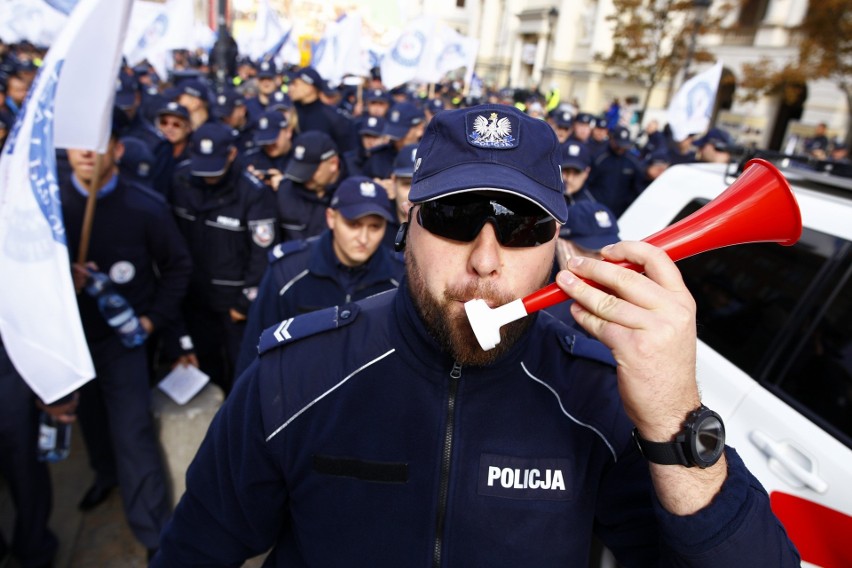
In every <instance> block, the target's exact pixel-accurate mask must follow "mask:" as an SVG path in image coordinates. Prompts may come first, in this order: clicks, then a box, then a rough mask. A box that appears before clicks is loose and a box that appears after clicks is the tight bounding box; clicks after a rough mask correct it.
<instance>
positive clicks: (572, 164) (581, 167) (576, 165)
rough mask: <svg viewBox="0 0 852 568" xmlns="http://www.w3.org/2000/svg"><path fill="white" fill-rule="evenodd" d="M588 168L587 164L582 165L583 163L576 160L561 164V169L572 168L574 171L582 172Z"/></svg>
mask: <svg viewBox="0 0 852 568" xmlns="http://www.w3.org/2000/svg"><path fill="white" fill-rule="evenodd" d="M588 167H589V164H584V163H583V162H580V161H577V160H565V161H564V162H562V169H563V170H564V169H567V168H572V169H575V170H580V171H583V170H585V169H586V168H588Z"/></svg>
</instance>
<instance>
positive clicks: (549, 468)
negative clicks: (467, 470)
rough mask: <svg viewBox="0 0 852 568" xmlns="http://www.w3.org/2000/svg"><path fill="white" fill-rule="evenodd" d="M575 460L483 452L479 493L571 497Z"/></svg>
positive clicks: (525, 496)
mask: <svg viewBox="0 0 852 568" xmlns="http://www.w3.org/2000/svg"><path fill="white" fill-rule="evenodd" d="M571 471H572V469H571V460H567V459H558V458H516V457H512V456H500V455H496V454H482V456H480V458H479V480H478V483H477V485H478V493H479V494H480V495H489V496H492V497H504V498H506V499H534V500H545V501H568V500H570V499H572V498H573V483H572V482H573V480H572V478H571Z"/></svg>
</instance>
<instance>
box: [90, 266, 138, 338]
mask: <svg viewBox="0 0 852 568" xmlns="http://www.w3.org/2000/svg"><path fill="white" fill-rule="evenodd" d="M86 293H87V294H89V295H90V296H91V297H93V298H95V299H96V300H97V302H98V310H100V312H101V315H102V316H103V317H104V319H105V320H106V322H107V323H108V324H109V326H110V327H111V328H112V329H113V330H114V331H115V332H116V333H117V334H118V337H119V338H121V342H122V343H123V344H124V346H125V347H128V348H133V347H137V346H139V345H142V344H143V343H145V340H146V339H147V338H148V332H147V331H145V328H144V327H142V323H141V322H140V321H139V318H138V317H136V312H135V311H134V310H133V306H131V305H130V302H128V301H127V300H126V299H125V298H124V296H122V295H121V294H119V293H118V292H116V291H115V289H114V288H113V286H112V281H110V279H109V277H108V276H107V275H106V274H104V273H103V272H97V271H94V270H90V271H89V280H88V281H87V282H86Z"/></svg>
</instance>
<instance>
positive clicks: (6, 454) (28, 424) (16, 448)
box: [0, 338, 77, 568]
mask: <svg viewBox="0 0 852 568" xmlns="http://www.w3.org/2000/svg"><path fill="white" fill-rule="evenodd" d="M75 396H76V395H75ZM0 400H2V401H3V413H2V414H1V415H0V447H2V451H0V475H2V476H3V479H4V481H5V484H6V486H7V488H8V491H9V493H10V494H11V497H12V504H13V505H14V507H15V523H14V527H15V528H14V532H13V534H12V541H11V543H10V542H8V541H6V539H5V538H4V537H3V534H2V532H0V563H2V564H4V565H6V564H8V562H7V561H8V559H9V555H14V556H15V557H16V559H17V560H18V563H19V564H20V566H23V567H26V568H29V567H35V566H52V565H53V559H54V556H55V555H56V551H57V549H58V548H59V542H58V541H57V540H56V536H55V535H54V534H53V532H52V531H51V530H50V528H49V527H48V520H49V519H50V512H51V508H52V504H53V488H52V486H51V483H50V470H49V469H48V467H47V464H46V463H43V462H40V461H38V458H37V448H38V437H39V409H38V408H36V405H37V404H39V405H40V403H41V401H39V400H38V398H37V397H36V396H35V395H34V394H33V392H32V390H30V387H29V386H28V385H27V384H26V383H25V382H24V379H23V378H22V377H21V375H20V374H19V373H18V371H17V370H16V369H15V367H14V366H13V365H12V361H11V360H10V359H9V355H8V354H7V353H6V348H5V347H4V345H3V340H2V338H0ZM76 405H77V403H76V398H75V399H73V400H71V401H69V402H68V403H65V404H63V405H62V406H60V405H55V406H51V407H45V406H42V408H45V409H47V411H49V412H50V414H52V415H54V416H56V417H57V419H61V420H63V421H72V420H73V418H74V411H75V407H76ZM59 417H61V418H59Z"/></svg>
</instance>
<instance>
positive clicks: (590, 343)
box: [559, 330, 618, 367]
mask: <svg viewBox="0 0 852 568" xmlns="http://www.w3.org/2000/svg"><path fill="white" fill-rule="evenodd" d="M559 341H560V343H561V344H562V347H563V348H564V349H565V351H567V352H568V353H570V354H572V355H574V356H575V357H582V358H583V359H591V360H592V361H597V362H598V363H603V364H604V365H609V366H611V367H617V366H618V363H616V362H615V357H613V356H612V351H610V350H609V347H607V346H606V345H604V344H603V343H601V342H600V341H598V340H597V339H593V338H591V337H586V336H585V335H583V334H582V333H580V332H578V331H576V330H575V331H573V333H565V334H562V335H561V336H560V338H559Z"/></svg>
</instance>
